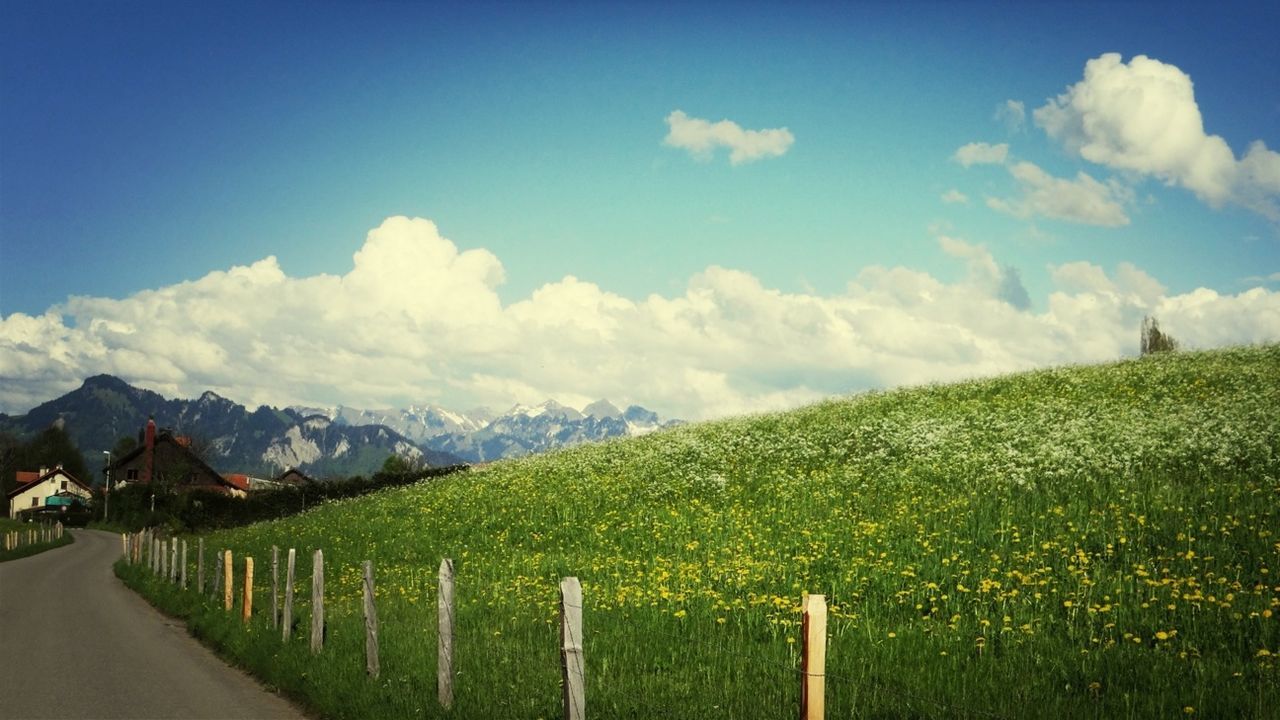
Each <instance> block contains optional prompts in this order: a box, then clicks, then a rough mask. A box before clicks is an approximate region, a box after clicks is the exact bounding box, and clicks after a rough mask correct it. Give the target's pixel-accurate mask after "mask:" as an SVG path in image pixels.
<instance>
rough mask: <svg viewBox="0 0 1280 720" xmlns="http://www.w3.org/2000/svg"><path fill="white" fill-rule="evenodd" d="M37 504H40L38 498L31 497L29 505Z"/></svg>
mask: <svg viewBox="0 0 1280 720" xmlns="http://www.w3.org/2000/svg"><path fill="white" fill-rule="evenodd" d="M39 504H40V498H31V507H35V506H37V505H39Z"/></svg>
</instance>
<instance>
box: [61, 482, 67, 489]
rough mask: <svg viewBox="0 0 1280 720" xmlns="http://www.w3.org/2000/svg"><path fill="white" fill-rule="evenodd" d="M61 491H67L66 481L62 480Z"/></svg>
mask: <svg viewBox="0 0 1280 720" xmlns="http://www.w3.org/2000/svg"><path fill="white" fill-rule="evenodd" d="M62 489H63V490H66V489H67V481H66V480H63V481H62Z"/></svg>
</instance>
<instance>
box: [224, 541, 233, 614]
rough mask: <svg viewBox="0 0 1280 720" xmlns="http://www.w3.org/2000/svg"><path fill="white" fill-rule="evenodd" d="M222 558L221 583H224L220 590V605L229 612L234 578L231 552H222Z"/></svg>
mask: <svg viewBox="0 0 1280 720" xmlns="http://www.w3.org/2000/svg"><path fill="white" fill-rule="evenodd" d="M223 552H224V553H225V554H224V555H223V556H222V582H223V583H225V584H224V585H223V586H222V588H223V590H222V605H223V607H224V608H225V609H226V611H227V612H231V605H232V595H231V588H232V586H233V585H235V576H234V574H233V570H232V567H231V551H230V550H225V551H223Z"/></svg>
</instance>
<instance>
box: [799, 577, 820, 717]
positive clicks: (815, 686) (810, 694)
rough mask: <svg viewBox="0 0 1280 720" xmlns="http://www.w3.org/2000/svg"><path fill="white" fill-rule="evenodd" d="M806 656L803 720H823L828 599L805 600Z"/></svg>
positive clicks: (802, 679) (808, 597)
mask: <svg viewBox="0 0 1280 720" xmlns="http://www.w3.org/2000/svg"><path fill="white" fill-rule="evenodd" d="M803 608H804V621H803V624H802V628H803V631H804V655H803V657H802V659H801V661H800V683H801V684H800V718H801V720H823V715H824V713H825V707H824V705H825V702H826V698H825V696H824V694H825V691H826V680H827V678H826V672H827V598H826V596H825V595H805V597H804V603H803Z"/></svg>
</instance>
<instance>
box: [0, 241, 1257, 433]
mask: <svg viewBox="0 0 1280 720" xmlns="http://www.w3.org/2000/svg"><path fill="white" fill-rule="evenodd" d="M938 243H939V246H940V248H941V252H943V253H944V254H945V255H947V256H948V257H952V258H955V260H956V262H957V263H959V264H960V265H961V267H962V269H963V278H962V279H961V280H959V281H956V282H944V281H942V280H939V279H938V278H936V277H934V276H932V275H930V274H928V273H923V272H920V271H917V270H912V269H909V268H902V267H894V268H884V267H878V266H873V267H868V268H865V269H863V270H862V271H861V272H860V273H858V274H857V275H856V276H855V278H854V280H853V281H852V282H850V283H849V284H848V286H847V288H846V289H845V290H844V291H843V292H839V293H836V294H831V295H819V294H816V293H813V292H804V293H788V292H782V291H780V290H777V289H773V288H770V287H767V286H765V285H764V284H763V283H761V282H760V280H759V279H758V278H756V277H755V276H753V275H751V274H750V273H746V272H742V271H739V270H731V269H726V268H720V267H715V266H712V267H709V268H707V269H706V270H705V271H703V272H701V273H699V274H697V275H695V276H694V277H693V278H691V279H690V281H689V283H688V284H687V287H686V288H685V289H684V291H683V292H681V293H677V294H674V295H671V296H662V295H652V296H650V297H648V298H645V299H643V300H631V299H628V298H624V297H622V296H619V295H617V294H615V293H612V292H610V291H608V290H607V289H605V288H601V287H599V286H598V285H596V284H594V283H591V282H587V281H585V280H581V279H577V278H574V277H566V278H564V279H562V280H559V281H556V282H551V283H547V284H546V285H544V286H543V287H541V288H539V289H538V290H537V291H535V292H534V293H532V294H531V295H530V296H529V297H528V298H525V299H524V300H521V301H519V302H515V303H511V304H507V305H504V304H503V303H502V302H501V301H500V300H499V299H498V296H497V294H496V287H497V286H498V284H499V283H500V282H501V281H502V277H503V270H502V265H501V263H500V262H499V261H498V259H497V258H496V257H494V256H493V255H492V254H491V253H489V252H487V251H484V250H468V251H465V252H460V251H459V250H458V248H457V247H456V246H455V245H454V244H453V243H452V242H450V241H449V240H447V239H445V238H444V237H442V236H441V235H440V234H439V232H438V231H437V229H436V226H435V225H433V224H432V223H430V222H429V221H426V220H420V219H415V220H410V219H407V218H390V219H388V220H387V221H386V222H384V223H383V224H382V225H381V226H380V227H378V228H376V229H375V230H373V231H372V232H370V233H369V235H368V237H367V239H366V240H365V243H364V245H363V247H361V248H360V250H359V252H357V253H356V254H355V259H354V263H353V266H352V268H351V269H350V270H349V271H348V272H347V273H346V274H344V275H341V276H333V275H316V276H311V277H299V278H294V277H290V276H288V275H286V274H285V273H284V271H283V270H282V269H281V268H280V266H279V264H278V263H277V262H276V260H275V259H274V258H266V259H264V260H262V261H259V262H257V263H254V264H252V265H249V266H247V267H236V268H232V269H231V270H228V271H226V272H214V273H210V274H208V275H206V276H205V277H203V278H200V279H198V280H195V281H193V282H186V283H181V284H178V285H172V286H169V287H163V288H158V289H155V290H147V291H144V292H140V293H137V294H135V295H133V296H130V297H127V298H123V299H109V298H89V297H74V298H71V299H69V300H68V301H67V302H66V303H65V304H63V305H61V306H58V307H55V308H53V309H51V310H50V311H49V312H48V313H46V314H44V315H41V316H37V317H32V316H28V315H24V314H20V313H19V314H13V315H9V316H7V317H4V318H0V404H2V405H3V406H2V407H0V410H4V411H6V412H24V411H26V410H28V409H29V408H30V407H32V406H34V405H35V404H37V403H38V402H41V401H43V400H47V399H49V398H51V397H55V396H56V395H58V394H60V393H63V392H66V391H68V390H70V389H72V388H74V387H76V386H77V385H78V384H79V383H80V382H81V381H82V380H83V378H85V377H86V376H89V375H92V374H95V373H100V372H108V373H113V374H116V375H119V376H121V377H123V378H124V379H126V380H128V381H130V382H133V383H136V384H139V385H142V386H144V387H148V388H151V389H154V390H157V391H160V392H162V393H165V394H167V395H170V396H181V397H195V396H197V395H199V393H201V392H202V391H204V390H206V389H212V390H215V391H216V392H218V393H220V394H222V395H224V396H227V397H230V398H232V399H234V400H236V401H238V402H242V403H246V404H250V405H254V404H258V403H268V404H275V405H284V404H290V403H307V404H312V403H314V404H329V403H338V402H341V403H344V404H347V405H351V406H355V407H361V406H365V407H387V406H394V405H403V404H408V403H411V402H412V403H422V402H438V403H441V404H444V405H445V406H449V407H458V408H465V407H474V406H476V405H481V404H484V405H491V406H495V407H503V406H507V405H509V404H510V403H512V402H515V401H519V402H540V401H542V400H544V399H546V398H557V399H560V400H561V401H563V402H569V403H575V404H579V405H581V404H583V403H585V402H586V401H588V400H594V399H596V398H600V397H608V398H610V399H611V400H613V401H614V402H618V403H623V404H626V403H631V402H638V403H642V404H644V405H647V406H649V407H652V408H654V409H656V410H659V411H660V412H663V413H664V414H669V415H674V416H678V417H685V418H689V419H698V418H705V417H714V416H719V415H724V414H728V413H739V412H745V411H750V410H762V409H770V408H781V407H788V406H792V405H796V404H799V403H802V402H806V401H810V400H816V399H818V398H821V397H824V396H828V395H833V394H842V393H847V392H851V391H855V390H860V389H864V388H868V387H880V386H886V385H896V384H901V383H921V382H929V381H946V380H954V379H958V378H966V377H973V376H977V375H988V374H993V373H1000V372H1007V371H1012V370H1019V369H1025V368H1032V367H1038V366H1044V365H1049V364H1058V363H1066V362H1095V361H1105V360H1112V359H1115V358H1117V357H1121V356H1124V355H1132V354H1134V353H1136V350H1137V347H1136V345H1137V328H1138V326H1139V323H1140V322H1141V320H1142V316H1143V315H1144V314H1154V315H1156V316H1157V317H1159V318H1160V322H1161V327H1162V328H1165V329H1166V330H1168V331H1169V332H1170V333H1171V334H1172V335H1173V336H1174V337H1176V338H1177V339H1178V340H1179V341H1181V342H1183V343H1184V344H1185V345H1187V346H1190V347H1203V346H1214V345H1222V344H1227V343H1242V342H1244V343H1247V342H1259V341H1276V340H1280V292H1272V291H1268V290H1266V289H1263V288H1255V289H1252V290H1249V291H1248V292H1245V293H1241V294H1239V295H1221V294H1218V293H1216V292H1213V291H1211V290H1204V289H1200V290H1196V291H1194V292H1191V293H1186V294H1183V295H1174V296H1170V295H1168V294H1167V291H1166V289H1165V288H1164V287H1163V286H1161V285H1160V284H1159V283H1158V282H1156V281H1155V280H1154V279H1153V278H1151V277H1150V276H1148V275H1147V274H1145V273H1144V272H1142V271H1141V270H1140V269H1138V268H1136V267H1133V266H1131V265H1121V266H1120V267H1119V268H1117V269H1116V270H1114V271H1111V272H1108V271H1106V270H1104V269H1102V268H1100V267H1097V266H1094V265H1090V264H1087V263H1069V264H1066V265H1062V266H1058V267H1056V268H1052V278H1053V283H1054V290H1053V292H1052V294H1051V295H1050V296H1049V297H1048V298H1047V307H1046V309H1045V310H1044V311H1043V312H1039V313H1037V312H1032V311H1031V310H1030V309H1029V307H1028V305H1029V303H1027V302H1026V301H1025V290H1023V289H1022V286H1021V283H1020V282H1019V280H1018V273H1017V270H1016V269H1015V268H1011V267H1009V266H1007V265H1005V266H1002V265H1001V264H1000V263H999V262H998V261H997V260H996V258H995V257H994V256H993V255H992V253H991V252H990V251H989V250H988V249H987V248H986V247H984V246H982V245H980V244H975V243H970V242H966V241H964V240H960V239H957V238H954V237H945V236H944V237H939V239H938ZM1020 290H1021V296H1020V294H1019V291H1020Z"/></svg>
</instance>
